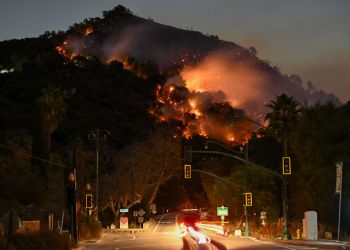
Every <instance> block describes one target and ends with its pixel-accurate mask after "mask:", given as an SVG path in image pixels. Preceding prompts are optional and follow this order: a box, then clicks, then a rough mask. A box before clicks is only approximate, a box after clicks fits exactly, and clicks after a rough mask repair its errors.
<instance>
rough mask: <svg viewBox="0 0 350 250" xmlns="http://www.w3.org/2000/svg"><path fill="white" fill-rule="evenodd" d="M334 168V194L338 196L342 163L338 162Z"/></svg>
mask: <svg viewBox="0 0 350 250" xmlns="http://www.w3.org/2000/svg"><path fill="white" fill-rule="evenodd" d="M335 166H336V179H335V193H337V194H340V192H341V186H342V172H343V163H342V162H338V163H336V164H335Z"/></svg>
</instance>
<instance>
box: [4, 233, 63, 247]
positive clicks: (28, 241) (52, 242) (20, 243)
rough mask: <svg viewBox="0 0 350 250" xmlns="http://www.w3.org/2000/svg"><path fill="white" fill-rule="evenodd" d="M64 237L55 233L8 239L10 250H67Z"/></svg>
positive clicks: (19, 235) (33, 234) (29, 234)
mask: <svg viewBox="0 0 350 250" xmlns="http://www.w3.org/2000/svg"><path fill="white" fill-rule="evenodd" d="M67 247H68V246H67V240H66V237H65V236H64V235H60V234H58V233H56V232H45V231H42V232H38V233H28V234H18V233H17V234H14V235H12V236H11V238H10V247H9V248H10V250H49V249H50V250H62V249H67Z"/></svg>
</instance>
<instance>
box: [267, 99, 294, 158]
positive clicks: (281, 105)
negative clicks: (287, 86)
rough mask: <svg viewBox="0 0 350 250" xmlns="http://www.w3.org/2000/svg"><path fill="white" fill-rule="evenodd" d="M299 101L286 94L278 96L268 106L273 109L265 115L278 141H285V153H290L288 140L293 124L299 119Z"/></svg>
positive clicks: (269, 128)
mask: <svg viewBox="0 0 350 250" xmlns="http://www.w3.org/2000/svg"><path fill="white" fill-rule="evenodd" d="M298 106H299V103H298V102H297V101H296V100H295V99H294V98H293V97H290V96H287V95H286V94H281V95H279V96H277V98H276V100H272V101H271V102H270V103H269V104H268V105H267V107H269V108H270V109H271V112H270V113H267V114H266V116H265V121H268V122H269V126H268V130H270V132H272V133H273V135H274V136H275V137H276V139H277V141H279V142H282V143H283V154H284V155H287V154H288V140H289V137H290V134H291V132H292V131H293V126H294V124H295V123H296V121H297V118H298V113H299V112H300V109H299V108H298Z"/></svg>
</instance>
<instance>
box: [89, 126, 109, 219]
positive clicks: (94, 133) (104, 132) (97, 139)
mask: <svg viewBox="0 0 350 250" xmlns="http://www.w3.org/2000/svg"><path fill="white" fill-rule="evenodd" d="M101 135H102V136H103V138H102V139H105V138H106V136H107V135H110V132H109V131H108V130H106V129H102V130H101V129H99V128H97V129H96V130H93V131H90V133H89V136H88V138H89V139H90V140H94V141H95V146H96V218H97V220H98V209H99V203H98V197H99V195H98V194H99V161H100V159H99V151H100V136H101Z"/></svg>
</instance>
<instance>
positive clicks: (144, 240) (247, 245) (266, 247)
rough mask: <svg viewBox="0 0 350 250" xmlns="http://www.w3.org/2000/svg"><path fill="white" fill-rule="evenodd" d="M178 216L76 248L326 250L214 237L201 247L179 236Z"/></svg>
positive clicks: (191, 238) (159, 219)
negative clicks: (147, 229)
mask: <svg viewBox="0 0 350 250" xmlns="http://www.w3.org/2000/svg"><path fill="white" fill-rule="evenodd" d="M177 215H178V213H170V214H165V215H162V216H160V217H158V221H157V222H156V223H155V224H154V225H153V226H152V227H151V230H150V232H147V233H145V232H144V233H134V234H132V233H126V232H124V233H121V232H119V233H116V232H108V233H104V235H103V237H102V239H101V240H99V241H97V242H84V243H80V244H79V246H80V248H81V249H86V250H124V249H125V250H132V249H135V250H187V249H189V250H193V249H199V250H207V249H211V250H225V249H227V250H231V249H232V250H236V249H241V250H250V249H251V250H317V249H323V250H327V248H325V247H324V246H323V248H317V247H315V246H295V245H289V244H285V243H281V242H273V241H261V240H256V239H252V238H244V237H242V238H237V237H233V238H231V237H220V236H215V235H208V238H210V240H211V241H210V242H209V241H206V242H205V243H203V244H198V241H197V240H196V239H195V238H193V237H191V236H189V234H187V235H186V236H185V237H184V238H182V237H181V236H180V235H179V231H178V229H177V226H176V216H177ZM184 242H185V243H184ZM329 249H332V248H331V247H330V248H329ZM333 249H334V248H333Z"/></svg>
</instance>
